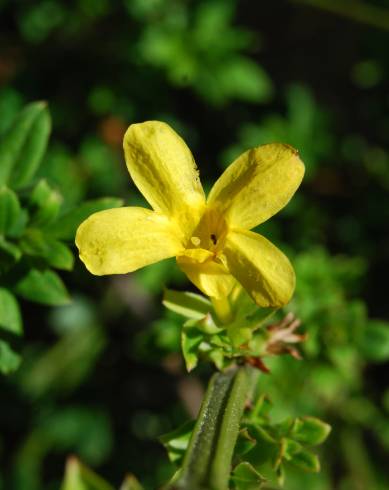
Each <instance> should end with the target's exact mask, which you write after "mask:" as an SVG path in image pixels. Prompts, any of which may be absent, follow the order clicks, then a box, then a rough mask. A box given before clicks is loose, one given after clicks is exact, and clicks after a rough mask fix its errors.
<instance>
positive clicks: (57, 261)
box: [20, 228, 74, 270]
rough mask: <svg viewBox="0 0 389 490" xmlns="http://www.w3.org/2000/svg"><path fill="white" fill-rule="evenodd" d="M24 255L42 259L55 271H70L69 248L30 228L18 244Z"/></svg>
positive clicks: (70, 257)
mask: <svg viewBox="0 0 389 490" xmlns="http://www.w3.org/2000/svg"><path fill="white" fill-rule="evenodd" d="M20 245H21V247H22V250H23V252H24V253H25V254H27V255H31V256H33V257H42V258H43V259H45V260H46V262H47V264H48V265H50V266H52V267H55V268H56V269H62V270H72V268H73V265H74V257H73V254H72V252H71V250H70V249H69V247H68V246H67V245H65V244H63V243H61V242H60V241H59V240H56V239H55V238H52V237H51V236H46V235H45V234H44V233H43V232H42V231H41V230H39V229H36V228H30V229H28V230H27V231H26V233H25V235H24V236H23V239H22V240H21V242H20Z"/></svg>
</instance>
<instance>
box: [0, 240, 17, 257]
mask: <svg viewBox="0 0 389 490" xmlns="http://www.w3.org/2000/svg"><path fill="white" fill-rule="evenodd" d="M2 256H3V257H4V259H3V260H5V261H6V262H7V259H8V260H9V261H11V262H16V261H18V260H19V259H20V257H21V256H22V252H21V250H20V248H19V247H17V246H16V245H14V244H13V243H11V242H9V241H8V240H6V239H5V238H4V237H2V236H0V261H1V258H2Z"/></svg>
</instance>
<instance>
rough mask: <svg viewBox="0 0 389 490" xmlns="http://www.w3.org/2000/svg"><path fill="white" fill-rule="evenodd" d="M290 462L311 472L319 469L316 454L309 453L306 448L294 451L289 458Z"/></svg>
mask: <svg viewBox="0 0 389 490" xmlns="http://www.w3.org/2000/svg"><path fill="white" fill-rule="evenodd" d="M289 462H290V463H291V464H293V465H294V466H297V467H298V468H300V469H302V470H304V471H309V472H311V473H317V472H319V471H320V463H319V458H318V457H317V456H316V454H313V453H311V452H310V451H308V450H307V449H302V450H301V451H299V452H296V453H295V454H294V455H293V456H292V457H291V459H290V460H289Z"/></svg>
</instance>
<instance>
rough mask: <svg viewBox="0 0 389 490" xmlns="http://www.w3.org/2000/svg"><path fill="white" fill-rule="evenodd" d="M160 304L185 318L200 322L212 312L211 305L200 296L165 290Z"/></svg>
mask: <svg viewBox="0 0 389 490" xmlns="http://www.w3.org/2000/svg"><path fill="white" fill-rule="evenodd" d="M162 303H163V304H164V306H166V308H168V309H169V310H171V311H174V312H175V313H178V314H179V315H182V316H184V317H186V318H191V319H193V320H200V319H202V318H204V316H205V315H207V313H210V312H212V311H213V307H212V303H211V302H210V301H209V300H208V299H207V298H205V297H204V296H201V295H200V294H195V293H189V292H181V291H174V290H172V289H165V292H164V295H163V300H162Z"/></svg>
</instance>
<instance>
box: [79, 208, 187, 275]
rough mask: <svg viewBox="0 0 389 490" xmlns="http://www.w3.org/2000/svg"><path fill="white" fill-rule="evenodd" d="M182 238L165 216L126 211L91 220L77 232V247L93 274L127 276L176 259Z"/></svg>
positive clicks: (111, 211) (100, 214) (102, 214)
mask: <svg viewBox="0 0 389 490" xmlns="http://www.w3.org/2000/svg"><path fill="white" fill-rule="evenodd" d="M179 236H180V235H179V231H178V229H177V228H176V226H175V225H173V224H172V223H171V222H170V221H169V219H168V218H166V217H165V216H163V215H160V214H158V213H155V212H154V211H151V210H149V209H143V208H136V207H126V208H115V209H107V210H105V211H100V212H98V213H94V214H92V215H91V216H89V218H88V219H86V220H85V221H84V222H83V223H81V225H80V226H79V228H78V230H77V234H76V245H77V247H78V249H79V252H80V259H81V260H82V261H83V262H84V264H85V265H86V267H87V269H88V270H89V271H90V272H91V273H92V274H96V275H98V276H100V275H104V274H125V273H127V272H132V271H134V270H136V269H139V268H140V267H143V266H145V265H148V264H152V263H154V262H158V261H159V260H162V259H167V258H169V257H173V256H175V255H176V254H177V253H179V252H180V251H181V250H182V248H183V247H182V245H181V242H180V239H179Z"/></svg>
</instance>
